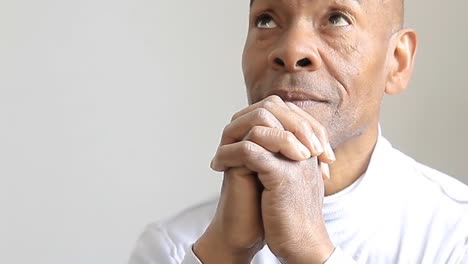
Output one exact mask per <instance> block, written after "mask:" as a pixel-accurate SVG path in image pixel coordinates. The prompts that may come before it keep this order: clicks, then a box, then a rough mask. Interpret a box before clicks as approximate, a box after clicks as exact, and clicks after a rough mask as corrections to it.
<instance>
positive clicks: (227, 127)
mask: <svg viewBox="0 0 468 264" xmlns="http://www.w3.org/2000/svg"><path fill="white" fill-rule="evenodd" d="M230 128H231V124H230V123H229V124H227V125H225V126H224V128H223V135H226V134H228V133H229V131H230V130H231V129H230Z"/></svg>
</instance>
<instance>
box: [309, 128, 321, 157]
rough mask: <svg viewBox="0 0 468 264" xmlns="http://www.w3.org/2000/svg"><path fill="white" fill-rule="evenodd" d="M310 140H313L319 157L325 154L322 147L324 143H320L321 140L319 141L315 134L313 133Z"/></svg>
mask: <svg viewBox="0 0 468 264" xmlns="http://www.w3.org/2000/svg"><path fill="white" fill-rule="evenodd" d="M310 138H311V141H312V145H313V146H314V148H315V149H316V150H317V152H318V154H319V155H320V154H322V153H323V147H322V143H320V140H319V139H318V137H317V136H316V135H315V134H314V133H312V135H311V136H310Z"/></svg>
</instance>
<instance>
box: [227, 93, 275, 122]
mask: <svg viewBox="0 0 468 264" xmlns="http://www.w3.org/2000/svg"><path fill="white" fill-rule="evenodd" d="M265 101H269V102H272V103H276V104H281V103H283V99H281V97H279V96H277V95H272V96H268V97H267V98H265V99H263V100H262V101H259V102H257V103H255V104H251V105H249V106H248V107H246V108H244V109H242V110H241V111H239V112H237V113H235V114H234V115H233V116H232V118H231V121H234V120H236V119H237V118H239V117H241V116H243V115H245V114H247V113H249V112H252V111H253V110H254V109H257V108H262V105H263V104H264V102H265Z"/></svg>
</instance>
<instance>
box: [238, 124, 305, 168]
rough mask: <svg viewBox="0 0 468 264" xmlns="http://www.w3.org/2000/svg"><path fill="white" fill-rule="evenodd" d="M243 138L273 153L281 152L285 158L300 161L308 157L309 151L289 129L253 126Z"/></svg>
mask: <svg viewBox="0 0 468 264" xmlns="http://www.w3.org/2000/svg"><path fill="white" fill-rule="evenodd" d="M245 140H250V141H252V142H254V143H256V144H258V145H260V146H262V147H263V148H265V149H266V150H268V151H270V152H273V153H281V154H283V156H285V157H286V158H289V159H291V160H295V161H302V160H306V159H308V158H310V156H311V153H310V151H309V149H307V147H306V146H304V145H303V144H302V143H301V142H300V141H299V140H298V139H297V138H296V136H295V135H294V134H293V133H291V132H290V131H284V130H282V129H276V128H271V127H263V126H255V127H253V128H252V129H251V130H250V131H249V133H248V134H247V136H246V137H245Z"/></svg>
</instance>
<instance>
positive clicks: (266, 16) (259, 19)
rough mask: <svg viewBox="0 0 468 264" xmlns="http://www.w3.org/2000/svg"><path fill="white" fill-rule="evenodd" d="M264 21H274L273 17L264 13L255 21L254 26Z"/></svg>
mask: <svg viewBox="0 0 468 264" xmlns="http://www.w3.org/2000/svg"><path fill="white" fill-rule="evenodd" d="M263 19H270V20H273V21H274V19H273V17H272V16H271V15H269V14H267V13H263V14H260V15H258V16H256V17H255V20H254V26H257V25H258V23H260V21H262V20H263Z"/></svg>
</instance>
